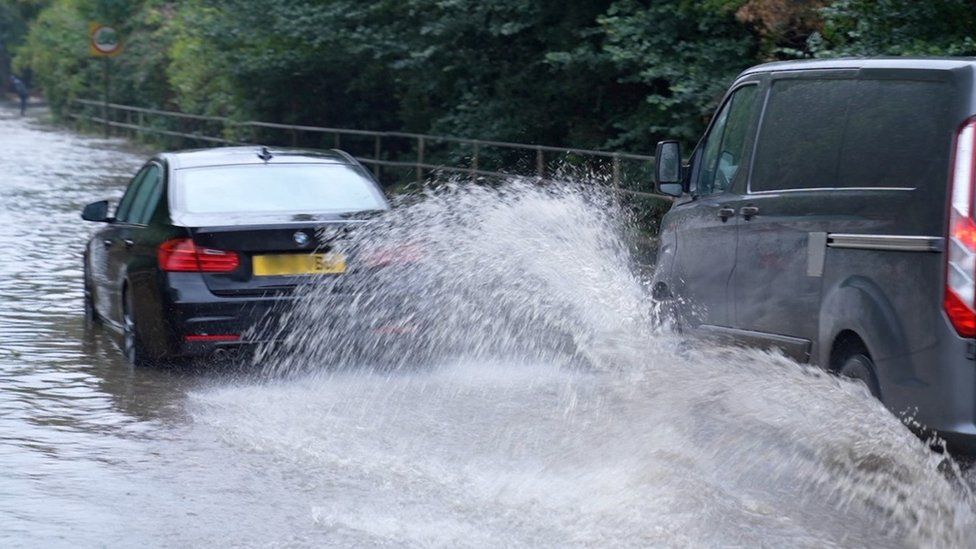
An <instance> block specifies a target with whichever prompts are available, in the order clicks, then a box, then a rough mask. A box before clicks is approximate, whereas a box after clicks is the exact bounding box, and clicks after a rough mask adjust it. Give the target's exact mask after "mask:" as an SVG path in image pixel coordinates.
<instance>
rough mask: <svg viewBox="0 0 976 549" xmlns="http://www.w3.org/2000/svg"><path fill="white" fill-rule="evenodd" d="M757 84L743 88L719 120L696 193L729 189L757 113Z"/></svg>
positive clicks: (707, 142) (711, 133) (704, 155)
mask: <svg viewBox="0 0 976 549" xmlns="http://www.w3.org/2000/svg"><path fill="white" fill-rule="evenodd" d="M758 88H759V87H758V86H756V85H748V86H744V87H742V88H739V89H738V90H736V91H735V93H733V94H732V97H731V98H729V100H728V101H726V102H725V105H723V106H722V110H721V111H719V113H718V115H717V116H716V117H715V123H714V124H712V128H711V131H709V133H708V137H707V138H706V139H705V147H704V149H703V150H702V161H701V162H702V163H701V171H700V172H699V177H698V185H697V186H696V194H698V195H699V196H701V195H707V194H712V193H717V192H722V191H724V190H726V189H728V188H729V187H730V186H731V184H732V181H733V179H735V176H736V174H737V173H738V171H739V166H741V165H742V161H743V159H744V158H745V156H746V154H747V151H746V139H747V136H748V133H749V127H750V124H751V123H752V120H753V116H754V114H755V112H756V90H757V89H758Z"/></svg>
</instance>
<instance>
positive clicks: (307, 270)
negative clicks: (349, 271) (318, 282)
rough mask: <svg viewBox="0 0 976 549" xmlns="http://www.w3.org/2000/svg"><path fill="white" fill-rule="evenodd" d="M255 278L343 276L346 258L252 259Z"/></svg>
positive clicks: (289, 256)
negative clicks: (318, 275) (316, 275)
mask: <svg viewBox="0 0 976 549" xmlns="http://www.w3.org/2000/svg"><path fill="white" fill-rule="evenodd" d="M251 262H252V264H253V266H254V276H291V275H310V274H342V273H344V272H346V258H345V256H343V255H342V254H275V255H256V256H254V257H253V258H251Z"/></svg>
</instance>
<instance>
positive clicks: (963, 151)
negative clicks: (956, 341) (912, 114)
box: [944, 119, 976, 337]
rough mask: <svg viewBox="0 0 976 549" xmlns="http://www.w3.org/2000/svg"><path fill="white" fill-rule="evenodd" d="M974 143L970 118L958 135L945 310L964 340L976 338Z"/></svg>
mask: <svg viewBox="0 0 976 549" xmlns="http://www.w3.org/2000/svg"><path fill="white" fill-rule="evenodd" d="M974 144H976V119H971V120H969V121H967V122H966V124H965V125H964V126H963V127H962V128H961V129H960V130H959V134H958V135H957V136H956V150H955V153H954V155H953V158H954V160H953V166H952V194H951V200H950V203H949V239H948V245H947V246H946V248H947V249H946V282H945V303H944V305H945V311H946V314H947V315H948V316H949V321H950V322H952V325H953V327H955V328H956V331H957V332H959V335H961V336H963V337H976V301H974V298H976V223H973V216H972V214H973V196H974V194H976V193H974V187H976V171H974V167H976V159H974V156H973V155H974V153H976V147H974Z"/></svg>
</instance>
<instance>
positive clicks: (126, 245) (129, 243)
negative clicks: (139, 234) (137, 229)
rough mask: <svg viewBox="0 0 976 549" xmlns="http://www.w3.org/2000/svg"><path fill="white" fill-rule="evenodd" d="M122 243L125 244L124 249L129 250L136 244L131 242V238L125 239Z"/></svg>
mask: <svg viewBox="0 0 976 549" xmlns="http://www.w3.org/2000/svg"><path fill="white" fill-rule="evenodd" d="M122 243H123V244H125V247H126V248H131V247H133V246H135V244H136V243H135V241H134V240H132V239H131V238H126V239H124V240H122Z"/></svg>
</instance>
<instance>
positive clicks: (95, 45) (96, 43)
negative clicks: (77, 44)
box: [88, 23, 122, 57]
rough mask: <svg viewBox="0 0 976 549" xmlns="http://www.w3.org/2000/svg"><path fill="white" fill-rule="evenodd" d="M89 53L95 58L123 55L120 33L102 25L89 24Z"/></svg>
mask: <svg viewBox="0 0 976 549" xmlns="http://www.w3.org/2000/svg"><path fill="white" fill-rule="evenodd" d="M88 51H89V53H91V54H92V55H93V56H95V57H115V56H116V55H118V54H120V53H122V39H121V38H120V37H119V33H118V31H116V30H115V29H114V28H112V27H110V26H108V25H102V24H101V23H89V24H88Z"/></svg>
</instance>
